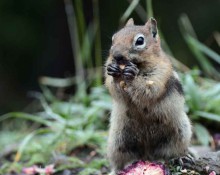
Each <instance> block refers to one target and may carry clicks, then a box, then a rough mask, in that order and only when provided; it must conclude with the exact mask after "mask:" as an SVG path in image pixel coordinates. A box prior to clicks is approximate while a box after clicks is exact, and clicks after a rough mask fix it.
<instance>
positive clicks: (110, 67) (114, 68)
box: [107, 64, 121, 77]
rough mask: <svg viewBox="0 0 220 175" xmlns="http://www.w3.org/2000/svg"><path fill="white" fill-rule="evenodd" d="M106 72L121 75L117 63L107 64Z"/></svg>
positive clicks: (116, 75) (114, 75)
mask: <svg viewBox="0 0 220 175" xmlns="http://www.w3.org/2000/svg"><path fill="white" fill-rule="evenodd" d="M107 74H108V75H111V76H113V77H118V76H120V75H121V71H120V68H119V66H118V65H117V64H110V65H108V66H107Z"/></svg>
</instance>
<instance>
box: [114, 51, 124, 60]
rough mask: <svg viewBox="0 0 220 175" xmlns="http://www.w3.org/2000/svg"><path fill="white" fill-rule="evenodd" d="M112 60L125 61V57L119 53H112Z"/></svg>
mask: <svg viewBox="0 0 220 175" xmlns="http://www.w3.org/2000/svg"><path fill="white" fill-rule="evenodd" d="M113 58H114V60H115V61H117V62H120V61H123V60H124V59H125V57H124V56H123V55H122V54H120V53H114V54H113Z"/></svg>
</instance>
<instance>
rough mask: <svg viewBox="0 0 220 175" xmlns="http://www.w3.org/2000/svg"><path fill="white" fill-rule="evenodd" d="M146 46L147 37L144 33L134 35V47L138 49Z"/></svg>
mask: <svg viewBox="0 0 220 175" xmlns="http://www.w3.org/2000/svg"><path fill="white" fill-rule="evenodd" d="M145 46H146V41H145V37H144V35H143V34H142V33H139V34H137V35H136V36H135V37H134V41H133V47H134V49H136V50H143V49H145Z"/></svg>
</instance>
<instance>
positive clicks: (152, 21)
mask: <svg viewBox="0 0 220 175" xmlns="http://www.w3.org/2000/svg"><path fill="white" fill-rule="evenodd" d="M145 25H146V26H149V29H150V31H151V33H152V36H153V37H154V38H155V37H156V35H157V21H156V20H155V19H154V18H153V17H151V18H150V19H149V20H148V21H147V23H146V24H145Z"/></svg>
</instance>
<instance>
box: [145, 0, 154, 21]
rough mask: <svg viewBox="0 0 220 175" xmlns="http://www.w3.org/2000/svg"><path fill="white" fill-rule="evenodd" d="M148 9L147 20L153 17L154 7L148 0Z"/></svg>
mask: <svg viewBox="0 0 220 175" xmlns="http://www.w3.org/2000/svg"><path fill="white" fill-rule="evenodd" d="M146 5H147V7H146V9H147V18H150V17H153V16H154V14H153V6H152V0H146Z"/></svg>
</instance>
